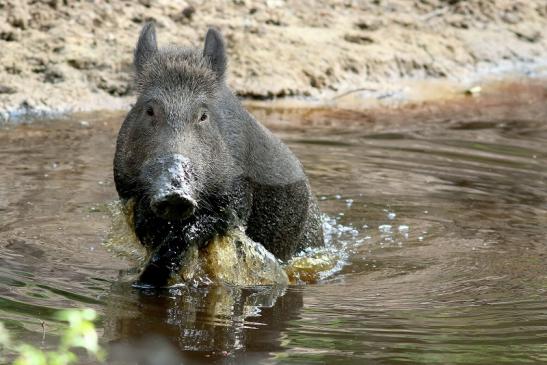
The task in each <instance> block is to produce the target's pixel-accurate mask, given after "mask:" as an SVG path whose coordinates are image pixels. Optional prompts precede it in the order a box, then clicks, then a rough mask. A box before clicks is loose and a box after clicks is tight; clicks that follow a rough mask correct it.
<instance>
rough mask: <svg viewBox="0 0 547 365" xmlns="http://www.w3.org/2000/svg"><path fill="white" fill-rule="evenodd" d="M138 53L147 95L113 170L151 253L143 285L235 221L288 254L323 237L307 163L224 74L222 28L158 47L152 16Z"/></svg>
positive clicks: (124, 134)
mask: <svg viewBox="0 0 547 365" xmlns="http://www.w3.org/2000/svg"><path fill="white" fill-rule="evenodd" d="M134 62H135V68H136V84H137V86H138V99H137V102H136V104H135V106H134V107H133V108H132V109H131V110H130V112H129V114H128V115H127V117H126V119H125V121H124V123H123V125H122V127H121V129H120V132H119V135H118V141H117V146H116V155H115V158H114V179H115V183H116V189H117V191H118V194H119V196H120V198H121V199H122V200H124V201H127V200H130V199H133V200H134V201H135V209H134V222H135V231H136V234H137V236H138V238H139V239H140V241H141V243H142V244H143V245H145V246H146V247H148V248H149V250H150V251H151V252H152V255H151V258H150V261H149V262H148V264H147V266H146V267H145V270H144V272H143V273H142V274H141V277H140V282H141V283H142V284H147V285H152V286H162V285H165V284H166V282H167V279H168V278H169V276H170V274H171V273H173V272H175V271H177V270H178V269H180V267H179V265H180V261H181V260H180V259H181V256H182V255H183V254H184V252H185V249H186V247H188V245H189V244H191V243H196V244H198V245H204V244H206V243H207V242H208V241H209V240H210V239H211V238H213V237H214V236H215V235H217V234H220V235H222V234H224V233H226V232H227V230H229V229H231V228H233V227H236V226H242V227H244V228H245V229H246V233H247V235H248V236H249V237H250V238H251V239H253V240H255V241H257V242H260V243H262V244H263V245H264V246H265V247H266V248H267V249H268V250H269V251H270V252H272V253H273V254H274V255H275V256H276V257H277V258H279V259H282V260H287V259H289V258H290V257H291V256H292V255H294V254H295V253H297V252H298V251H299V250H302V249H303V248H306V247H311V246H319V245H321V244H322V243H323V238H322V236H323V234H322V230H321V222H320V213H319V210H318V208H317V203H316V200H315V198H314V196H313V195H312V193H311V190H310V186H309V183H308V179H307V178H306V175H305V173H304V171H303V169H302V166H301V164H300V162H299V161H298V160H297V158H296V157H295V156H294V155H293V154H292V153H291V151H290V150H289V149H288V148H287V146H286V145H285V144H283V143H282V142H281V141H280V140H279V139H278V138H276V137H275V136H274V135H272V134H271V133H270V132H269V131H268V130H267V129H266V128H264V127H263V126H262V125H261V124H259V123H258V122H257V121H256V120H255V119H254V118H253V117H252V116H251V115H250V114H249V113H248V112H247V111H246V110H245V109H244V108H243V106H242V105H241V103H240V102H239V100H238V99H237V97H236V96H235V95H234V94H233V93H232V92H231V91H230V89H229V88H228V87H227V85H226V83H225V71H226V55H225V47H224V41H223V39H222V36H221V35H220V33H218V32H217V31H216V30H213V29H210V30H209V31H208V33H207V36H206V40H205V46H204V49H203V50H198V49H189V48H163V49H158V47H157V43H156V34H155V29H154V25H153V24H151V23H149V24H146V25H145V26H144V28H143V30H142V32H141V35H140V37H139V41H138V43H137V47H136V50H135V61H134ZM173 197H174V198H173ZM173 199H174V200H173Z"/></svg>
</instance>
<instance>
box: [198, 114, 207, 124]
mask: <svg viewBox="0 0 547 365" xmlns="http://www.w3.org/2000/svg"><path fill="white" fill-rule="evenodd" d="M207 119H209V115H207V113H206V112H203V113H201V117H199V121H200V122H205V121H207Z"/></svg>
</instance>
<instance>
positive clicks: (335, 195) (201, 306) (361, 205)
mask: <svg viewBox="0 0 547 365" xmlns="http://www.w3.org/2000/svg"><path fill="white" fill-rule="evenodd" d="M545 95H546V94H545V93H544V94H540V95H539V96H537V95H536V97H535V98H531V99H530V101H529V102H523V101H522V100H517V101H504V102H500V101H498V102H484V103H482V102H477V101H474V100H471V101H465V102H463V103H462V104H460V105H459V106H458V105H457V106H454V105H452V104H448V105H441V106H438V107H435V108H431V109H425V110H422V109H420V110H414V109H409V110H407V109H402V110H391V111H386V112H385V113H379V114H370V115H365V114H362V113H352V112H341V111H329V110H323V111H316V112H313V111H312V112H309V113H308V112H290V111H283V112H275V111H274V112H272V111H271V110H265V109H260V108H258V109H257V110H255V111H256V113H257V115H259V116H261V119H263V120H266V121H267V122H268V125H269V126H270V127H271V128H272V129H273V130H274V131H275V132H276V133H277V134H278V135H280V136H281V137H282V138H283V139H284V140H285V141H286V142H287V143H288V144H289V146H290V147H291V148H292V149H293V150H294V151H295V153H296V154H297V155H298V156H299V157H300V159H301V160H302V162H303V164H304V165H305V167H306V170H307V172H308V174H309V176H310V179H311V182H312V186H313V188H314V190H315V192H316V193H317V195H318V197H319V201H320V206H321V209H322V211H323V212H324V213H325V214H326V220H325V225H326V227H327V228H328V229H327V232H326V233H327V234H326V236H327V238H328V240H329V242H331V243H332V245H333V246H332V247H335V248H336V250H337V252H338V253H339V254H340V255H341V256H342V257H341V259H342V260H341V261H340V263H341V264H340V265H339V267H337V268H336V270H334V271H333V272H334V274H333V272H331V273H327V274H325V275H323V276H321V277H314V278H313V280H312V281H317V282H316V283H315V284H308V285H294V286H289V287H283V286H258V287H246V288H240V287H235V286H222V285H211V286H207V287H201V288H193V287H184V286H181V287H177V288H176V289H174V290H172V291H169V292H162V293H153V292H146V291H136V290H134V289H132V288H131V286H130V281H129V280H128V278H130V277H131V276H132V275H135V274H136V269H135V268H136V267H137V266H138V265H137V263H136V261H131V260H127V259H123V258H120V257H118V256H116V255H114V254H113V253H111V252H108V251H107V250H106V249H105V247H103V245H102V242H103V240H104V239H105V238H106V237H107V235H108V233H109V229H110V225H111V218H110V214H109V212H108V204H109V203H110V202H112V201H114V200H115V198H116V194H115V190H114V186H113V181H112V176H111V175H112V172H111V163H112V156H113V151H114V139H115V135H116V132H117V129H118V127H119V124H120V121H121V118H122V116H121V115H120V114H104V113H96V114H92V115H89V114H87V115H76V116H73V117H70V118H67V119H64V120H58V121H44V122H35V123H33V124H30V125H19V126H12V127H9V128H4V129H2V130H0V169H1V171H2V174H0V320H1V321H3V322H5V324H6V326H7V327H8V329H9V330H10V332H11V333H12V335H13V337H14V338H16V339H20V340H24V341H26V342H30V343H33V344H35V345H37V346H42V347H44V348H49V347H52V346H54V344H55V343H56V341H57V339H58V338H57V335H58V333H59V330H60V329H61V328H62V326H63V324H62V323H59V322H57V321H56V320H55V318H54V317H53V313H54V310H55V309H58V308H67V307H83V306H85V307H92V308H95V309H96V310H97V311H98V312H99V314H100V320H99V322H98V323H97V326H98V328H99V330H100V334H101V336H102V341H103V343H104V344H105V345H107V346H108V347H109V348H110V353H111V356H112V357H113V358H117V359H118V361H119V362H118V363H124V361H125V363H128V362H130V361H131V360H132V359H135V358H140V359H142V358H146V357H148V358H151V359H152V360H153V362H152V363H158V364H159V363H161V364H169V363H170V361H171V360H173V361H174V363H177V361H179V360H180V361H182V363H184V364H193V363H217V364H257V363H263V364H363V363H370V364H403V363H405V364H494V363H495V364H503V363H506V364H517V363H523V364H524V363H526V364H541V363H547V257H546V254H547V168H546V166H547V103H546V101H547V97H546V96H545ZM371 115H372V117H371ZM279 119H282V120H285V121H286V122H285V123H283V122H279ZM295 120H298V121H299V123H296V122H295ZM274 121H276V122H275V123H274ZM137 256H138V255H137ZM42 321H44V326H45V327H44V328H45V330H44V329H43V328H42ZM156 351H159V352H160V354H158V353H157V352H156ZM177 359H178V360H177Z"/></svg>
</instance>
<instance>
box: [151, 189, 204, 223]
mask: <svg viewBox="0 0 547 365" xmlns="http://www.w3.org/2000/svg"><path fill="white" fill-rule="evenodd" d="M150 208H151V209H152V211H153V212H154V213H155V214H156V215H157V216H159V217H161V218H163V219H166V220H181V219H186V218H189V217H191V216H192V215H193V214H194V212H195V210H196V208H197V203H196V201H195V200H194V199H193V198H192V197H190V196H189V195H186V194H182V193H179V192H169V193H167V194H162V195H158V196H155V197H153V198H152V199H151V201H150Z"/></svg>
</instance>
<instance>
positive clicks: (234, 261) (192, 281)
mask: <svg viewBox="0 0 547 365" xmlns="http://www.w3.org/2000/svg"><path fill="white" fill-rule="evenodd" d="M133 207H134V203H133V202H132V201H130V202H128V203H127V204H122V202H120V201H115V202H112V203H110V204H109V205H108V210H109V212H110V215H111V217H112V225H111V228H110V231H109V234H108V236H107V238H106V240H105V241H104V245H105V247H107V249H109V251H111V252H113V253H115V254H117V255H119V256H122V257H125V258H127V259H129V260H132V261H135V262H137V263H138V264H139V266H140V267H142V266H144V264H145V263H146V262H147V260H148V257H149V253H148V252H147V250H146V249H145V247H144V246H143V245H141V244H140V242H139V240H138V238H137V237H136V235H135V232H134V229H133ZM322 221H323V231H324V236H325V245H324V246H323V247H319V248H308V249H305V250H303V251H302V252H300V253H299V254H297V255H296V256H295V257H293V258H292V259H290V260H289V261H288V262H286V263H283V262H281V261H279V260H278V259H276V258H275V256H274V255H273V254H271V253H270V252H269V251H268V250H267V249H266V248H265V247H264V246H262V245H261V244H260V243H258V242H255V241H253V240H252V239H250V238H249V237H248V236H247V235H246V234H245V232H244V230H243V228H242V227H237V228H235V229H233V230H231V231H229V232H228V233H227V234H226V235H225V236H217V237H215V238H214V239H213V240H212V241H211V242H210V243H209V244H208V245H207V246H206V247H204V248H198V247H197V246H191V247H189V248H188V250H187V252H186V254H185V256H184V258H183V259H182V260H183V264H182V269H181V270H180V272H179V273H178V275H174V276H173V277H171V279H170V281H169V285H170V286H172V287H176V286H180V285H185V286H187V285H189V286H202V285H210V284H219V283H220V284H228V285H236V286H257V285H287V284H304V283H315V282H318V281H321V280H324V279H326V278H328V277H331V276H333V275H334V274H336V273H338V272H339V271H340V270H341V269H342V268H343V267H344V266H345V265H346V264H347V262H348V258H349V255H350V251H351V249H352V248H354V247H355V246H356V245H357V244H359V243H362V241H363V239H358V235H359V232H358V231H357V229H355V228H354V227H352V226H351V225H350V226H346V225H343V224H340V223H338V222H337V219H336V218H332V217H329V216H327V215H323V217H322Z"/></svg>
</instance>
